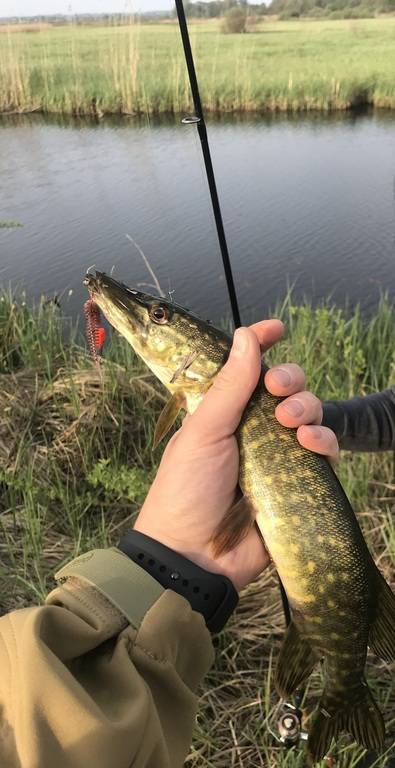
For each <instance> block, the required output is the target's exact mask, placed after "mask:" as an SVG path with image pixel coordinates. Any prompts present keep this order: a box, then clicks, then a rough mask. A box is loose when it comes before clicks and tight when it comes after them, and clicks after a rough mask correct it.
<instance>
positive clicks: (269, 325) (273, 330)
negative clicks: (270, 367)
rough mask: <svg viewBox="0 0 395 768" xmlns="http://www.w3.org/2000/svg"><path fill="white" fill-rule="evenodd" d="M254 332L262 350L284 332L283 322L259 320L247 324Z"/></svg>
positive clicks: (270, 345)
mask: <svg viewBox="0 0 395 768" xmlns="http://www.w3.org/2000/svg"><path fill="white" fill-rule="evenodd" d="M249 328H250V330H251V331H253V332H254V333H255V336H256V337H257V339H258V341H259V344H260V347H261V349H262V352H265V351H266V350H267V349H270V347H272V346H273V344H275V343H276V341H279V339H281V337H282V336H283V334H284V323H282V322H281V320H276V319H272V320H261V321H260V322H259V323H253V325H250V326H249Z"/></svg>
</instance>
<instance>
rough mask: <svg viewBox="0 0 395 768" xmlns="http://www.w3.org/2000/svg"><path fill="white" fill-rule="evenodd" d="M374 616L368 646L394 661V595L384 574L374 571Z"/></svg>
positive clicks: (389, 660) (382, 656)
mask: <svg viewBox="0 0 395 768" xmlns="http://www.w3.org/2000/svg"><path fill="white" fill-rule="evenodd" d="M374 579H375V581H374V585H375V595H376V617H375V619H374V621H373V623H372V625H371V627H370V632H369V646H370V648H371V649H372V651H374V653H375V654H376V655H377V656H379V657H380V658H381V659H384V661H388V662H391V661H395V595H394V593H393V592H392V590H391V588H390V586H389V585H388V584H387V582H386V580H385V579H384V576H382V575H381V573H380V571H379V570H378V569H377V568H376V569H375V573H374Z"/></svg>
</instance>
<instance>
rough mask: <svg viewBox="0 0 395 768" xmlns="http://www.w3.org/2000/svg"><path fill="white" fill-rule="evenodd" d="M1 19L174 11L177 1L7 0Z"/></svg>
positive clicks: (3, 3) (1, 9) (2, 8)
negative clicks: (74, 0) (71, 0)
mask: <svg viewBox="0 0 395 768" xmlns="http://www.w3.org/2000/svg"><path fill="white" fill-rule="evenodd" d="M1 6H2V7H1V8H0V19H9V18H20V19H28V18H31V17H35V16H79V15H88V14H92V15H99V14H118V13H124V14H134V13H153V12H155V11H158V12H160V11H171V10H172V8H173V7H174V0H135V2H132V0H78V1H77V2H74V3H73V2H70V0H3V1H2V3H1Z"/></svg>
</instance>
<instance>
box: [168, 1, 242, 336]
mask: <svg viewBox="0 0 395 768" xmlns="http://www.w3.org/2000/svg"><path fill="white" fill-rule="evenodd" d="M175 4H176V9H177V16H178V23H179V25H180V32H181V38H182V44H183V46H184V53H185V60H186V64H187V69H188V75H189V82H190V85H191V91H192V98H193V103H194V105H195V111H196V117H197V118H198V120H197V121H196V125H197V129H198V132H199V138H200V142H201V145H202V152H203V159H204V164H205V166H206V174H207V181H208V185H209V189H210V196H211V202H212V206H213V213H214V218H215V224H216V227H217V234H218V240H219V247H220V249H221V256H222V262H223V265H224V271H225V277H226V283H227V286H228V293H229V299H230V305H231V308H232V315H233V322H234V324H235V328H239V327H240V325H241V319H240V312H239V305H238V302H237V296H236V290H235V284H234V280H233V274H232V267H231V264H230V258H229V251H228V245H227V242H226V237H225V230H224V225H223V221H222V214H221V208H220V204H219V199H218V193H217V185H216V183H215V176H214V169H213V164H212V162H211V154H210V147H209V143H208V136H207V128H206V124H205V122H204V115H203V109H202V103H201V101H200V94H199V86H198V82H197V78H196V71H195V64H194V61H193V55H192V49H191V43H190V40H189V33H188V27H187V22H186V18H185V11H184V6H183V2H182V0H175ZM186 122H187V121H186Z"/></svg>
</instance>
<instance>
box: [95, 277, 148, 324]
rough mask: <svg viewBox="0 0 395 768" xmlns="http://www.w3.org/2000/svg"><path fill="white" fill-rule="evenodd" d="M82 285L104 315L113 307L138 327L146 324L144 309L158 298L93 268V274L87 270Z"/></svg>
mask: <svg viewBox="0 0 395 768" xmlns="http://www.w3.org/2000/svg"><path fill="white" fill-rule="evenodd" d="M83 285H85V286H86V287H87V289H88V291H89V293H90V294H91V297H92V298H93V299H94V300H95V301H97V303H98V304H99V306H100V307H101V308H102V310H103V312H104V314H105V315H106V311H107V312H108V311H110V310H111V307H115V308H116V309H118V310H119V311H120V312H121V313H122V315H123V316H124V317H125V316H127V317H128V319H129V321H133V323H134V324H136V325H137V326H138V327H139V328H140V329H142V328H143V327H144V326H145V325H146V310H149V308H150V307H151V305H152V303H153V302H155V301H157V300H158V299H157V298H156V297H155V296H150V295H149V294H147V293H142V292H141V291H137V290H135V289H134V288H130V287H129V286H128V285H125V283H120V282H119V281H118V280H114V278H113V277H110V275H107V274H106V273H105V272H99V271H98V270H95V273H94V274H92V273H91V272H89V271H88V272H87V273H86V275H85V277H84V280H83Z"/></svg>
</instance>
